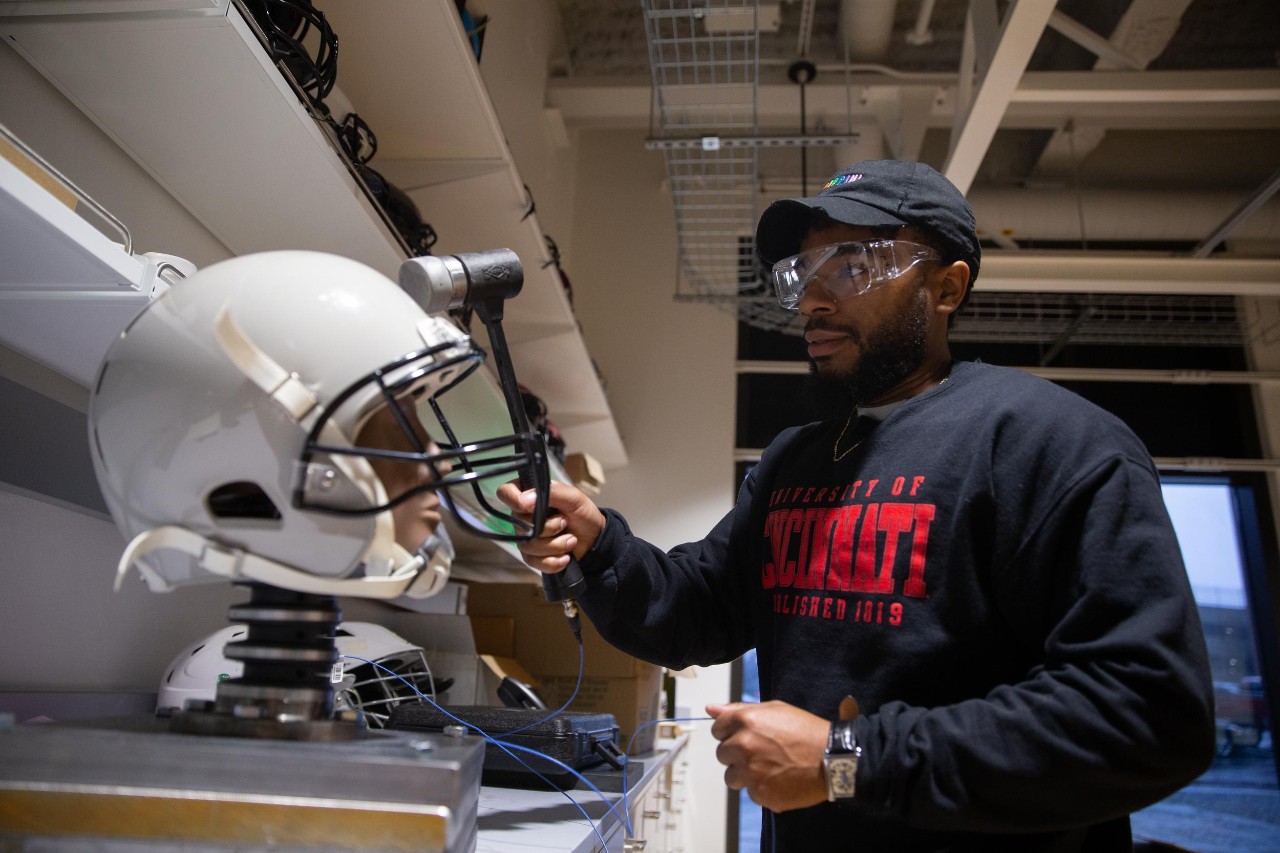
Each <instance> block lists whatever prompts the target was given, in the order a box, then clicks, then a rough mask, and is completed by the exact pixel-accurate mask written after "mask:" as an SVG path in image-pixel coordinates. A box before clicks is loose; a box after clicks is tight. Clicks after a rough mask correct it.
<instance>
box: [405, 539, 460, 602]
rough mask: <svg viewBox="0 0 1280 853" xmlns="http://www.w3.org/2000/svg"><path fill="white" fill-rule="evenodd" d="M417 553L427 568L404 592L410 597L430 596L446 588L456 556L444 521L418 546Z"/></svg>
mask: <svg viewBox="0 0 1280 853" xmlns="http://www.w3.org/2000/svg"><path fill="white" fill-rule="evenodd" d="M415 553H416V554H417V556H419V557H421V558H422V559H423V561H424V562H425V563H426V568H424V569H423V570H422V571H421V572H420V573H419V574H418V577H417V578H415V579H414V581H413V583H412V584H410V585H409V588H408V589H406V590H405V591H404V594H405V595H407V596H408V597H409V598H430V597H431V596H433V595H435V594H436V593H438V592H440V590H442V589H444V585H445V582H446V581H448V580H449V572H450V570H451V569H452V568H453V558H454V556H455V551H454V549H453V541H452V540H451V539H450V538H449V531H448V530H446V529H445V527H444V525H443V523H441V525H440V526H439V527H437V528H436V531H435V532H434V533H432V534H431V535H430V536H428V537H427V538H426V539H424V540H422V544H421V545H419V546H418V550H417V551H416V552H415Z"/></svg>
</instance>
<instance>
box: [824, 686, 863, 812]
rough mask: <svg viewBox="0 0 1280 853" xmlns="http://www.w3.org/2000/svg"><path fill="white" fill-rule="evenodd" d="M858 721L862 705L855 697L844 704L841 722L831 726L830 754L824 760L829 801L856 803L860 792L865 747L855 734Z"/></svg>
mask: <svg viewBox="0 0 1280 853" xmlns="http://www.w3.org/2000/svg"><path fill="white" fill-rule="evenodd" d="M857 718H858V703H857V702H856V701H855V700H854V698H853V697H852V696H846V697H845V698H844V699H843V700H842V701H841V702H840V719H838V720H836V721H835V722H833V723H832V724H831V733H830V734H829V735H828V736H827V751H826V753H825V754H824V755H823V756H822V769H823V773H824V775H825V776H826V778H827V801H828V802H832V803H834V802H838V801H840V800H852V799H853V796H854V794H855V793H856V791H857V789H858V759H859V758H860V757H861V756H862V747H860V746H858V739H857V738H856V737H855V736H854V733H853V724H854V722H855V721H856V720H857Z"/></svg>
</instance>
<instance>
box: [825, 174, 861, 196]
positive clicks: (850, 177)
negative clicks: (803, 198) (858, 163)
mask: <svg viewBox="0 0 1280 853" xmlns="http://www.w3.org/2000/svg"><path fill="white" fill-rule="evenodd" d="M861 178H862V175H861V174H859V173H857V172H850V173H849V174H847V175H836V176H835V177H834V178H832V179H831V180H829V181H827V182H826V183H825V184H823V185H822V189H823V190H829V189H831V188H832V187H839V186H843V185H845V184H851V183H853V182H854V181H857V180H860V179H861ZM821 191H822V190H819V192H821Z"/></svg>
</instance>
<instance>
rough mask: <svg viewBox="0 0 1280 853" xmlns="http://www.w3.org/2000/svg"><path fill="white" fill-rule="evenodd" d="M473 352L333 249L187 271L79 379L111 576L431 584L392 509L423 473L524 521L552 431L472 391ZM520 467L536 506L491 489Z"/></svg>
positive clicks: (352, 587)
mask: <svg viewBox="0 0 1280 853" xmlns="http://www.w3.org/2000/svg"><path fill="white" fill-rule="evenodd" d="M483 358H484V354H483V353H482V352H481V351H480V350H479V349H477V348H476V347H475V346H473V345H472V343H471V340H470V339H469V338H468V337H467V336H466V335H465V334H463V333H462V332H461V331H460V330H459V329H458V328H457V327H456V326H455V325H453V323H451V322H450V321H449V320H447V319H446V318H444V317H433V316H428V315H427V314H425V313H424V312H423V311H422V309H421V308H419V307H418V305H417V303H415V302H414V301H413V300H412V299H411V298H410V297H409V296H408V295H407V294H406V293H405V292H404V291H402V290H401V289H400V288H399V286H398V285H396V284H395V283H394V282H392V281H391V280H390V279H388V278H386V277H384V276H383V275H381V274H380V273H378V272H377V271H375V270H373V269H370V268H369V267H366V266H364V265H362V264H359V263H357V262H355V261H352V260H349V259H345V258H340V257H336V256H332V255H325V254H321V253H317V252H301V251H287V252H267V253H262V254H257V255H246V256H243V257H239V258H233V259H231V260H227V261H223V262H221V263H217V264H214V265H212V266H210V267H208V268H206V269H204V270H201V271H200V272H198V273H196V274H195V275H193V276H191V277H190V278H188V279H186V280H184V281H181V282H179V283H178V284H176V285H174V286H173V287H172V288H171V289H170V290H169V291H168V292H167V293H165V294H163V295H162V296H161V297H159V298H158V299H155V300H154V301H152V302H151V303H150V304H149V305H148V306H147V307H146V308H145V309H144V310H143V311H142V312H141V313H140V314H139V315H138V317H137V318H136V319H135V320H134V321H133V323H132V324H131V325H130V326H129V327H128V328H126V329H125V331H124V332H122V333H121V335H120V337H119V338H118V339H116V341H115V342H114V343H113V345H112V346H111V348H110V350H109V351H108V352H107V355H106V357H105V358H104V360H103V363H102V366H101V367H100V368H99V373H98V378H97V382H96V384H95V386H94V387H93V388H92V389H91V392H90V404H89V432H90V448H91V452H92V455H93V461H94V468H95V471H96V473H97V476H98V482H99V484H100V486H101V488H102V491H103V495H104V497H105V499H106V502H107V505H108V507H109V508H110V511H111V515H112V517H113V518H114V519H115V521H116V524H117V525H118V526H119V527H120V529H121V531H122V532H123V533H124V534H125V537H126V539H128V540H130V544H129V546H128V548H127V549H126V551H125V554H124V556H123V557H122V558H121V562H120V571H119V576H120V577H122V576H123V575H124V574H125V573H126V572H127V571H128V569H129V567H130V566H131V565H135V564H136V565H137V566H138V568H139V571H140V572H141V573H142V575H143V577H144V579H145V580H146V581H147V583H148V585H149V586H150V587H151V589H153V590H155V591H167V590H169V589H172V588H174V587H176V586H181V585H185V584H190V583H198V582H202V581H211V580H216V579H219V578H222V579H231V580H237V581H256V582H259V583H265V584H269V585H272V586H276V587H280V588H284V589H289V590H295V591H299V592H307V593H316V594H322V595H352V596H363V597H371V598H384V599H386V598H395V597H397V596H399V595H401V594H408V595H412V596H425V595H429V594H433V593H434V592H436V591H438V590H439V589H440V588H441V587H443V585H444V580H445V579H446V578H447V574H448V569H447V566H445V567H444V569H443V573H442V572H441V571H440V567H439V565H438V564H437V565H436V566H435V568H434V569H430V570H427V571H424V566H425V565H426V562H427V555H426V554H425V553H412V552H411V551H412V546H408V545H405V546H404V547H402V546H401V545H398V544H397V543H396V535H395V524H394V521H393V516H392V511H393V510H394V509H395V508H396V507H397V506H398V505H400V504H401V503H403V502H405V501H408V500H410V499H412V498H414V496H421V495H422V494H423V493H424V492H425V491H427V490H433V491H435V492H436V493H437V494H439V495H440V498H441V500H442V502H443V503H444V505H445V506H446V507H447V508H448V509H449V510H451V511H453V512H454V514H455V515H456V516H457V517H458V520H459V521H460V522H461V524H462V525H463V527H464V528H466V529H468V530H470V531H472V532H474V533H477V534H479V535H481V536H486V537H489V538H496V539H510V540H522V539H528V538H531V537H532V535H533V534H534V533H535V532H536V531H538V530H540V529H541V525H542V521H543V519H544V518H545V512H546V507H545V495H546V491H547V489H546V486H547V483H548V469H547V458H546V451H545V445H544V442H543V439H542V437H541V436H540V435H538V434H536V433H532V432H523V433H521V432H519V431H518V430H517V428H516V427H515V426H514V424H516V423H517V421H516V419H515V417H514V415H513V414H512V413H510V412H508V411H507V409H506V408H505V406H504V405H503V404H502V403H501V402H499V400H500V397H499V395H495V394H493V393H492V392H491V391H488V389H485V388H481V389H479V391H478V390H477V384H478V383H479V384H480V385H483V383H484V382H486V381H488V377H487V375H486V373H485V372H484V371H481V372H480V373H478V374H476V376H475V378H474V379H472V380H470V381H467V382H463V380H464V379H465V378H466V377H468V376H470V375H471V374H472V373H473V372H474V371H475V370H476V368H478V367H479V366H480V364H481V362H482V360H483ZM460 383H461V384H460ZM454 389H456V393H455V394H454V395H451V396H450V399H449V400H442V399H441V398H442V395H444V394H445V392H448V391H451V390H454ZM480 391H483V393H480ZM464 427H465V428H466V429H465V430H464ZM388 436H390V438H388ZM375 468H378V469H380V470H381V473H380V472H379V471H377V470H375ZM388 469H395V476H394V477H392V476H389V475H388V474H387V473H386V471H387V470H388ZM406 474H408V476H404V475H406ZM517 474H521V475H525V474H528V475H531V476H532V477H533V479H534V481H535V488H537V489H538V491H539V494H540V495H541V496H542V497H543V499H542V501H540V506H539V507H538V509H537V511H535V513H534V518H533V521H532V523H529V522H528V521H525V520H522V519H520V518H518V517H516V516H514V515H512V514H509V513H508V512H507V511H506V509H505V507H503V506H502V505H501V503H500V502H499V501H497V500H496V499H494V497H493V492H494V490H496V488H497V486H498V485H499V484H501V483H503V482H506V481H508V480H511V479H514V478H515V477H516V476H517ZM406 482H408V483H409V485H405V483H406ZM419 500H422V498H421V497H419ZM442 574H443V576H442ZM120 577H118V578H117V586H119V583H120ZM411 585H412V586H411Z"/></svg>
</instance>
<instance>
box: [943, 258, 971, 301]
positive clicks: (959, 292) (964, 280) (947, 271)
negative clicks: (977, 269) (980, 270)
mask: <svg viewBox="0 0 1280 853" xmlns="http://www.w3.org/2000/svg"><path fill="white" fill-rule="evenodd" d="M937 282H938V285H937V294H938V295H937V301H936V302H935V308H936V310H937V311H938V312H939V313H942V314H954V313H955V312H956V311H958V310H960V303H962V302H964V297H965V294H966V293H967V292H968V290H969V265H968V264H966V263H965V262H964V261H956V262H954V263H953V264H951V265H950V266H948V267H945V268H944V269H943V270H942V275H940V276H939V277H938V279H937Z"/></svg>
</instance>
